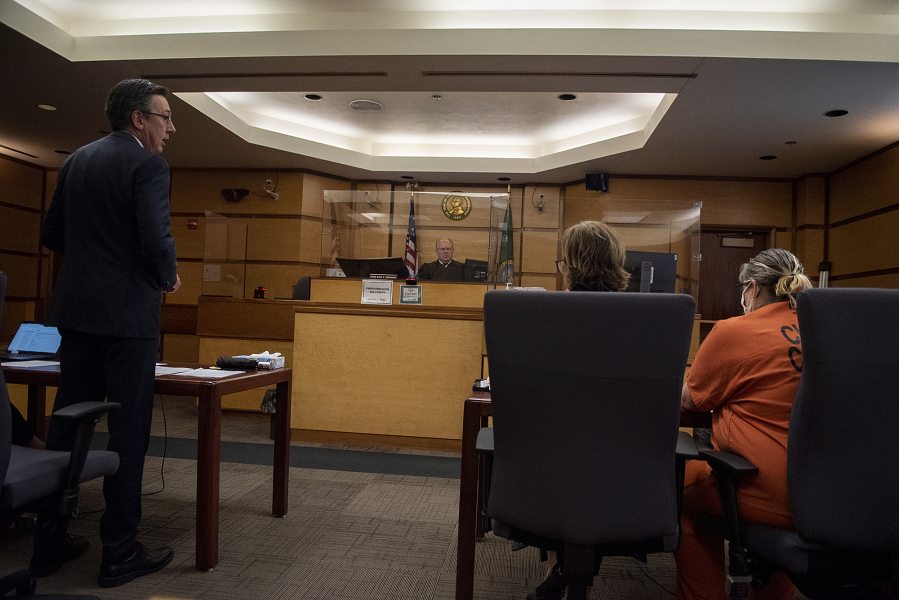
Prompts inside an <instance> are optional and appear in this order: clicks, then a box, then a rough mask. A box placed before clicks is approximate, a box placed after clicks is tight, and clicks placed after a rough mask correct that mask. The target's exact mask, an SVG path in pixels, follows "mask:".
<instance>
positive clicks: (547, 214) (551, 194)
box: [518, 186, 561, 229]
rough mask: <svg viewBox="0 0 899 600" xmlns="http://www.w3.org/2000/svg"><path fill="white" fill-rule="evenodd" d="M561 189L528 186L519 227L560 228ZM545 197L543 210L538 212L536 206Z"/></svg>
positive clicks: (524, 192)
mask: <svg viewBox="0 0 899 600" xmlns="http://www.w3.org/2000/svg"><path fill="white" fill-rule="evenodd" d="M560 193H561V189H560V188H558V187H551V186H539V187H531V186H528V187H526V188H525V189H524V190H523V194H522V195H523V198H522V202H521V205H522V214H521V223H518V226H519V227H536V228H540V229H558V228H559V208H560ZM541 195H543V210H542V211H538V210H537V208H536V206H535V205H536V204H539V203H540V196H541Z"/></svg>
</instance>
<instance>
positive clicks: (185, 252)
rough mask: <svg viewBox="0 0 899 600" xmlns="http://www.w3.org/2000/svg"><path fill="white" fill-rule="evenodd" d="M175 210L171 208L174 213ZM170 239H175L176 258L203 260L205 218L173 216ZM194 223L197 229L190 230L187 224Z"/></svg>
mask: <svg viewBox="0 0 899 600" xmlns="http://www.w3.org/2000/svg"><path fill="white" fill-rule="evenodd" d="M175 210H176V208H175V207H174V206H172V211H173V212H174V211H175ZM171 221H172V237H173V238H175V252H176V253H177V255H178V258H179V259H181V258H199V259H202V258H203V252H204V250H205V245H206V218H205V217H196V216H191V217H186V216H183V215H173V216H172V218H171ZM191 221H196V224H197V228H196V229H191V228H190V227H189V225H188V223H189V222H191Z"/></svg>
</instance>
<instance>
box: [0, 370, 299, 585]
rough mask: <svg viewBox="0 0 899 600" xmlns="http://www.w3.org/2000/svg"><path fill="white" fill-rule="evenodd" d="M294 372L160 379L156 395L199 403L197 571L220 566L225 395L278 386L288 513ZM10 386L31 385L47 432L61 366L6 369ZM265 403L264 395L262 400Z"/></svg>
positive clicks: (275, 508)
mask: <svg viewBox="0 0 899 600" xmlns="http://www.w3.org/2000/svg"><path fill="white" fill-rule="evenodd" d="M167 366H170V367H203V366H208V365H199V364H187V363H167ZM292 375H293V371H292V370H291V369H275V370H271V371H268V370H260V371H235V374H234V375H232V376H230V377H225V378H222V379H203V378H197V377H179V376H178V375H158V376H157V377H156V389H155V391H156V393H157V394H165V395H170V396H192V397H196V398H198V399H199V402H198V404H197V406H198V421H199V422H198V428H197V429H198V432H197V517H196V522H197V545H196V549H197V558H196V565H197V569H199V570H201V571H211V570H212V569H213V568H214V567H215V565H216V564H217V563H218V548H219V543H218V535H219V486H220V472H221V465H220V458H221V441H222V440H221V434H222V429H221V424H222V396H225V395H227V394H233V393H235V392H243V391H246V390H252V389H255V388H262V387H270V386H275V387H276V390H277V408H278V409H277V411H276V412H275V444H274V466H275V472H274V482H273V485H272V516H274V517H283V516H284V515H286V514H287V481H288V473H289V466H290V386H291V378H292ZM3 376H4V377H5V378H6V381H7V383H17V384H24V385H27V386H28V415H27V417H28V422H29V424H30V425H31V426H32V430H33V431H36V432H43V431H45V428H44V425H45V416H44V412H45V404H44V403H43V402H42V400H43V399H44V398H45V397H46V394H45V392H46V388H47V387H48V386H51V387H56V386H57V385H59V367H58V366H52V367H35V368H20V367H17V366H15V365H10V364H5V365H3ZM260 399H261V397H260Z"/></svg>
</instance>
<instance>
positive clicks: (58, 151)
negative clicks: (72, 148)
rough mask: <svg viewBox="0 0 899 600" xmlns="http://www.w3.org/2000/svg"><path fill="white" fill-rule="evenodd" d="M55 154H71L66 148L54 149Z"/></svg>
mask: <svg viewBox="0 0 899 600" xmlns="http://www.w3.org/2000/svg"><path fill="white" fill-rule="evenodd" d="M54 152H56V153H57V154H71V152H69V151H68V150H54Z"/></svg>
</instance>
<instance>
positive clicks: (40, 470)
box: [0, 272, 119, 600]
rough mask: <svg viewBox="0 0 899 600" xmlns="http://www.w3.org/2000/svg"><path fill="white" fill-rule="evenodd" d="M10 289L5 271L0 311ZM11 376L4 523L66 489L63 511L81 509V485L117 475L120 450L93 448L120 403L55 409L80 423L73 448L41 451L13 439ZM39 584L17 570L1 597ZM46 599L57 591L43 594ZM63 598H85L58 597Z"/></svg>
mask: <svg viewBox="0 0 899 600" xmlns="http://www.w3.org/2000/svg"><path fill="white" fill-rule="evenodd" d="M5 293H6V274H5V273H3V272H0V312H2V308H3V298H4V297H5ZM10 406H11V405H10V400H9V392H8V391H7V389H6V378H5V377H4V376H3V372H2V371H0V484H2V485H0V528H2V529H4V530H5V529H6V528H8V527H9V526H10V525H11V524H12V523H13V521H15V519H16V518H17V517H18V516H19V515H21V514H22V513H23V512H25V511H28V510H36V509H37V506H38V504H39V503H41V502H42V501H45V500H46V499H47V498H50V497H53V496H54V495H58V494H61V495H62V496H61V497H62V500H61V502H60V505H59V511H60V514H74V513H75V512H76V510H77V508H78V490H79V485H80V484H81V483H83V482H85V481H89V480H91V479H95V478H97V477H103V476H105V475H112V474H114V473H115V472H116V471H117V470H118V468H119V455H118V454H116V453H115V452H109V451H106V450H89V448H90V443H91V438H92V436H93V433H94V426H95V425H96V423H97V421H98V420H99V418H100V416H101V415H102V414H103V413H105V412H106V411H109V410H113V409H116V408H118V407H119V404H116V403H108V402H83V403H80V404H75V405H72V406H69V407H66V408H64V409H62V410H59V411H57V412H55V413H53V416H52V417H51V418H53V419H71V420H73V421H76V422H77V423H78V430H77V433H76V436H75V444H74V447H73V450H72V452H59V451H53V450H38V449H34V448H26V447H23V446H15V445H13V443H12V417H11V415H12V411H11V408H10ZM34 589H35V581H34V578H33V577H31V575H30V574H28V572H27V571H18V572H16V573H13V574H11V575H8V576H6V577H3V578H2V579H0V597H2V596H5V595H6V594H7V593H9V592H10V591H12V590H16V591H17V593H18V594H20V595H21V596H25V595H27V594H31V593H33V592H34ZM40 597H41V598H43V599H44V600H48V599H51V598H54V596H40ZM57 597H58V598H70V599H73V600H74V599H76V598H86V597H84V596H81V597H78V596H57Z"/></svg>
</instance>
